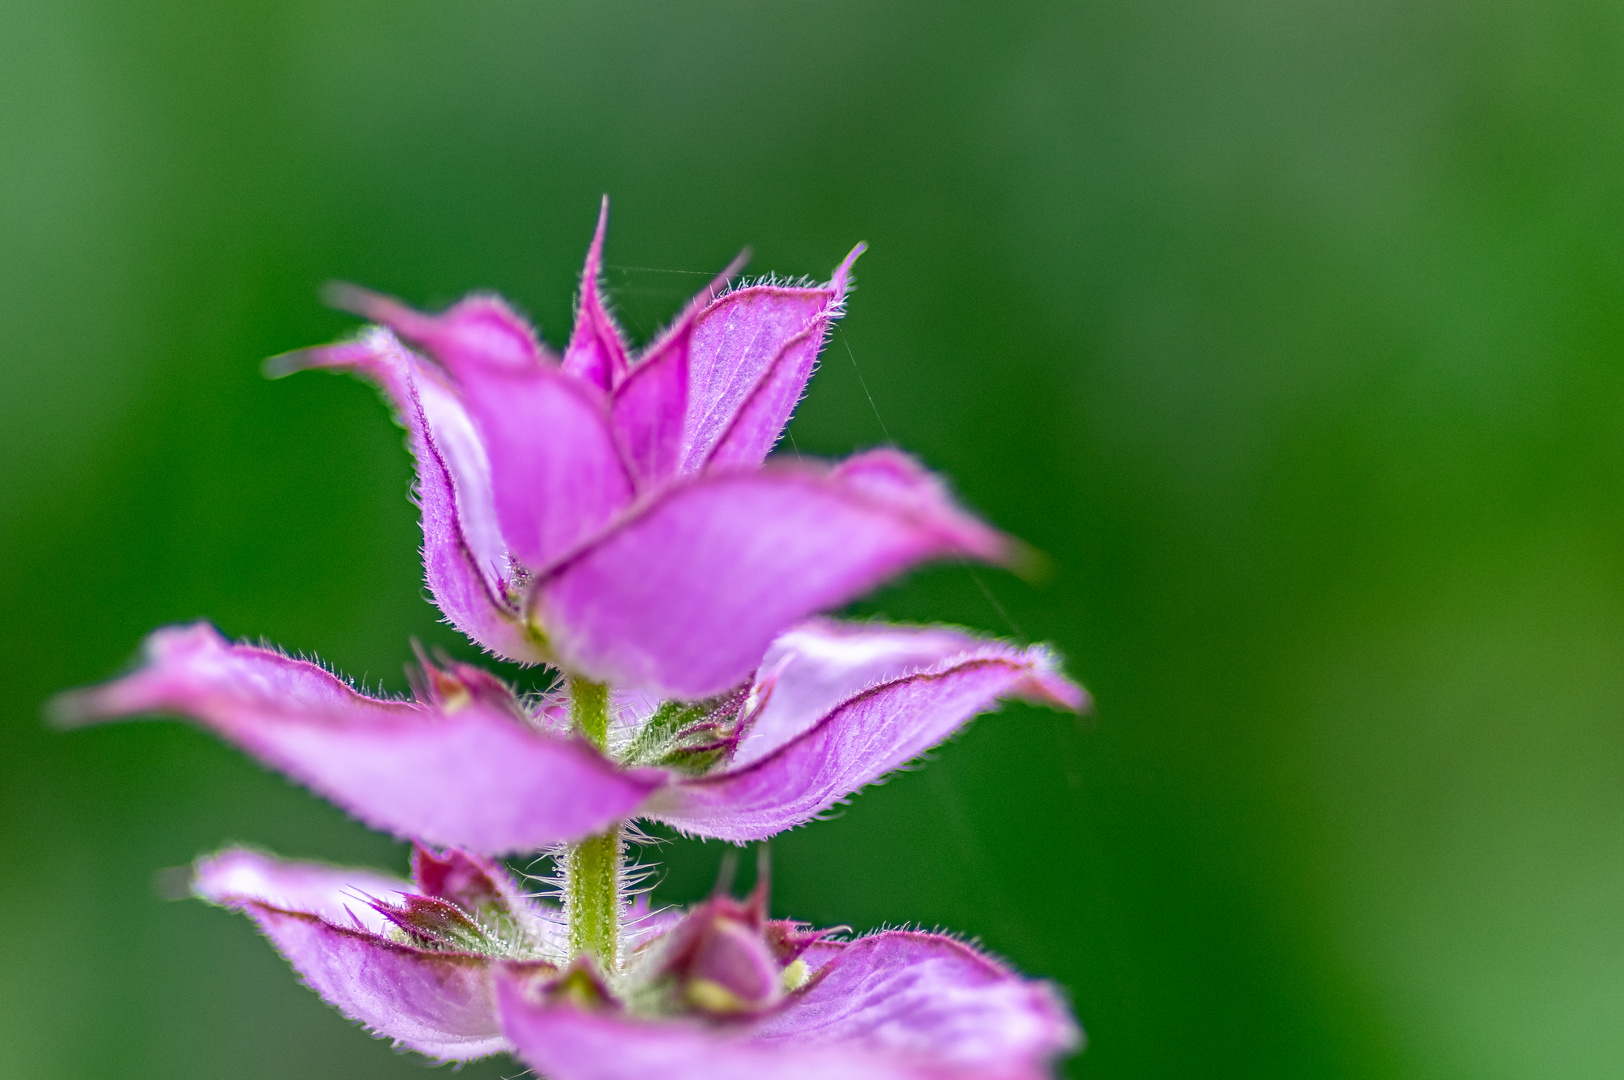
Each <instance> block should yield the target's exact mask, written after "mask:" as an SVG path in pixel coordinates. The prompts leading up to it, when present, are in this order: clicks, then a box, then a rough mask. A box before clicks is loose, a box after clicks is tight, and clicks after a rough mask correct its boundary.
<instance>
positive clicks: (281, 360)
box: [259, 349, 319, 379]
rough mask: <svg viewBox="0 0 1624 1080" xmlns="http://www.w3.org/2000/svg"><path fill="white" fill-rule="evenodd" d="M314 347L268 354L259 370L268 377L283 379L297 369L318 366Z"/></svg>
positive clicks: (261, 362)
mask: <svg viewBox="0 0 1624 1080" xmlns="http://www.w3.org/2000/svg"><path fill="white" fill-rule="evenodd" d="M314 353H315V350H313V349H293V350H291V351H289V352H285V353H277V354H276V355H275V356H267V357H266V358H265V359H263V360H261V361H260V362H259V371H260V374H261V375H264V376H265V377H266V378H267V379H281V378H286V377H287V376H289V375H292V374H293V373H294V372H296V371H303V370H305V369H306V368H311V367H315V366H317V364H318V363H319V361H318V360H317V359H316V357H315V355H314Z"/></svg>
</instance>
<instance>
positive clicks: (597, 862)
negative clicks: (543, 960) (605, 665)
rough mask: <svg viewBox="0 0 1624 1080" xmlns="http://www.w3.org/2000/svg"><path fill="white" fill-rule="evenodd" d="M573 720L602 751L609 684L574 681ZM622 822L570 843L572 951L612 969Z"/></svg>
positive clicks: (567, 898)
mask: <svg viewBox="0 0 1624 1080" xmlns="http://www.w3.org/2000/svg"><path fill="white" fill-rule="evenodd" d="M569 694H570V722H571V723H572V724H573V725H574V726H575V730H576V731H578V732H580V733H581V735H582V737H584V738H585V739H586V740H587V741H588V742H590V743H592V745H593V746H596V747H597V748H598V749H599V750H607V749H608V748H609V688H608V687H607V686H604V685H603V684H602V683H594V682H588V681H586V680H585V679H571V680H570V682H569ZM624 839H625V838H624V835H623V832H622V828H621V826H620V825H619V824H618V823H617V824H615V825H611V826H610V827H609V830H608V831H607V832H604V833H602V834H600V835H598V836H591V837H588V838H587V839H585V840H582V841H581V842H580V843H578V844H569V845H567V846H566V847H565V849H564V853H563V857H562V859H561V860H560V863H561V866H562V869H563V871H564V917H565V918H566V919H567V920H568V921H569V936H570V953H571V955H575V956H579V955H580V954H582V953H591V954H592V955H594V956H596V957H597V958H598V962H599V963H600V964H602V965H603V967H604V969H605V970H606V971H609V972H613V971H615V970H616V968H617V967H618V966H619V960H620V885H621V861H622V858H623V856H624V854H625V843H624Z"/></svg>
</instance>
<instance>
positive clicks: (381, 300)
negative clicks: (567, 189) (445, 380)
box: [327, 284, 556, 383]
mask: <svg viewBox="0 0 1624 1080" xmlns="http://www.w3.org/2000/svg"><path fill="white" fill-rule="evenodd" d="M327 300H328V302H329V303H331V304H332V305H333V306H334V307H336V308H341V309H343V310H345V311H348V312H352V313H353V314H356V315H359V316H361V317H362V318H364V319H371V320H372V321H373V322H375V323H380V324H382V325H384V326H387V327H389V328H390V329H392V330H394V331H395V332H396V333H398V334H399V335H400V336H401V337H403V338H405V339H406V340H408V341H412V342H415V343H417V344H418V345H421V346H423V348H425V349H427V350H428V351H429V352H430V353H431V354H432V355H433V356H434V358H435V359H436V360H438V361H440V363H442V364H444V365H445V367H446V370H447V371H449V372H451V374H452V376H453V377H454V378H455V379H456V380H457V381H458V382H460V383H467V382H470V381H475V380H477V379H478V378H479V376H480V375H482V374H484V373H485V372H488V371H500V370H507V371H530V370H534V369H537V368H541V367H547V366H551V365H553V364H555V363H556V361H555V360H554V359H553V357H552V356H551V355H550V354H549V353H548V352H547V350H546V349H545V348H543V347H542V344H541V342H540V341H539V340H538V339H537V337H536V332H535V330H534V329H532V328H531V326H530V324H529V323H527V322H525V320H524V319H523V318H521V317H520V316H519V315H518V313H517V312H515V311H514V310H513V309H512V308H510V307H508V306H507V304H506V303H505V302H503V301H502V299H501V298H500V297H496V296H481V295H475V296H470V297H468V298H467V299H465V300H462V301H460V302H458V303H456V304H453V305H452V306H451V307H449V308H447V309H446V310H445V311H443V312H441V313H440V314H438V315H425V314H423V313H422V312H420V311H414V310H412V309H411V308H409V307H407V306H406V305H405V304H402V303H401V302H400V301H398V300H395V299H392V298H390V297H387V296H380V295H379V294H378V293H375V292H371V291H369V290H367V289H362V288H359V287H357V286H355V285H345V284H334V285H331V286H329V287H328V290H327Z"/></svg>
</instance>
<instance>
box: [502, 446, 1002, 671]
mask: <svg viewBox="0 0 1624 1080" xmlns="http://www.w3.org/2000/svg"><path fill="white" fill-rule="evenodd" d="M876 477H878V478H876ZM1008 550H1009V545H1008V542H1007V541H1005V539H1004V538H1003V537H1001V536H1000V535H998V534H997V533H995V532H994V531H993V530H991V529H989V528H987V527H986V526H985V525H982V524H981V523H980V522H977V521H975V520H974V519H973V518H971V517H969V516H968V515H966V514H965V513H964V512H963V511H961V510H959V509H958V508H956V507H955V506H953V504H952V503H951V501H950V500H949V499H948V498H947V496H946V494H945V493H944V492H943V491H942V489H941V487H940V485H938V484H937V483H936V481H935V480H934V479H933V478H931V477H930V476H929V475H928V474H926V473H924V472H923V471H922V470H920V469H919V468H918V467H917V466H915V465H913V463H912V462H910V461H908V459H907V458H904V457H903V456H902V455H900V454H896V453H894V452H892V451H882V452H877V453H874V454H865V455H861V456H860V457H858V458H853V459H851V460H850V461H848V462H846V463H845V464H844V465H842V466H840V467H838V468H836V469H834V470H831V471H828V472H820V471H817V470H815V469H812V468H810V467H791V466H779V467H776V468H770V469H763V470H760V471H758V472H750V473H729V474H723V475H716V474H712V475H708V476H706V477H703V478H699V479H697V480H694V481H689V482H686V483H682V484H676V485H673V486H672V487H670V488H667V489H666V490H665V491H663V492H661V493H660V494H659V495H658V496H656V497H655V498H654V499H653V500H651V501H650V502H649V503H647V504H645V505H644V506H643V507H641V508H640V509H639V510H638V511H637V512H634V513H632V514H630V515H628V516H627V517H625V518H623V519H622V520H621V521H620V522H618V523H617V524H616V525H615V526H614V527H613V528H611V529H609V530H608V531H606V532H605V533H604V534H603V535H602V536H600V537H598V538H596V539H595V540H594V541H593V542H592V543H590V544H588V545H587V546H585V547H584V548H583V549H582V550H581V551H579V552H577V553H576V554H575V555H574V556H572V557H571V558H569V559H567V560H566V561H565V562H563V563H561V564H560V565H559V566H558V567H556V568H555V569H554V570H553V571H552V572H550V573H548V574H546V575H543V576H542V577H541V578H540V579H539V580H538V581H537V583H536V585H535V586H534V588H533V591H532V593H531V605H532V611H533V612H534V613H535V614H534V616H533V617H539V622H540V624H541V626H542V627H543V628H544V630H545V632H546V634H547V635H548V640H549V643H550V644H551V645H552V646H553V648H554V651H555V653H556V655H557V656H558V658H559V660H560V662H562V663H563V664H564V665H565V666H566V667H568V668H570V669H571V670H573V671H577V672H581V673H584V674H586V675H589V676H591V677H592V678H595V679H599V680H603V681H607V682H612V683H614V684H615V685H617V686H623V687H635V688H642V689H649V690H656V691H661V692H664V693H665V694H666V695H667V696H671V697H682V698H699V697H706V696H708V695H711V694H716V693H719V692H721V691H723V690H726V689H728V688H729V687H731V686H735V685H737V684H738V683H739V682H740V681H742V680H743V679H744V678H745V677H746V676H747V675H748V674H749V673H750V671H751V670H752V669H753V668H754V667H755V666H756V665H757V663H758V662H759V661H760V659H761V655H762V653H763V652H764V651H765V650H766V648H767V645H768V644H769V643H770V642H771V641H772V639H773V638H774V637H776V636H777V635H778V634H779V633H780V632H781V631H782V630H783V629H784V628H785V627H787V626H789V625H791V624H793V623H795V622H798V621H800V620H801V619H803V618H805V617H806V616H807V615H809V614H811V613H812V612H815V611H822V610H827V609H829V608H832V607H837V606H839V605H841V604H844V603H846V602H847V601H848V600H851V599H852V598H853V597H855V596H858V595H860V594H861V593H863V592H865V591H866V590H868V589H869V588H871V587H873V586H874V585H876V584H878V583H879V582H881V581H883V580H885V579H886V578H888V577H890V576H891V575H893V574H896V573H898V572H900V571H902V570H905V569H907V568H908V567H910V566H912V565H914V564H916V563H919V562H923V561H925V560H927V559H932V558H942V557H948V556H954V555H958V556H970V557H975V558H983V559H998V558H1001V557H1003V556H1004V555H1005V554H1006V553H1007V552H1008Z"/></svg>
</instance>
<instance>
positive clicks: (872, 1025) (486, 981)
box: [194, 849, 1079, 1080]
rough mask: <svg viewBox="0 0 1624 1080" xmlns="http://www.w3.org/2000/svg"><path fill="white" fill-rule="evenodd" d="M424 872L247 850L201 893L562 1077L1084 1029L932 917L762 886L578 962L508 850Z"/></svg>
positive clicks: (648, 921)
mask: <svg viewBox="0 0 1624 1080" xmlns="http://www.w3.org/2000/svg"><path fill="white" fill-rule="evenodd" d="M413 869H414V875H413V877H414V881H413V882H411V883H408V882H404V881H399V880H396V879H393V878H390V877H387V876H385V875H381V874H377V873H374V872H371V871H359V870H341V869H337V868H333V867H326V866H319V865H314V864H309V863H292V862H284V861H281V860H277V859H274V858H272V857H270V856H267V855H261V854H258V853H255V852H250V851H244V850H241V849H238V850H231V851H226V852H223V853H221V854H220V855H216V856H213V857H211V858H207V859H203V860H201V861H200V862H199V863H198V866H197V869H196V876H195V886H194V887H195V888H196V890H197V892H198V894H199V895H200V896H202V897H204V898H205V899H207V900H210V901H212V902H214V903H217V904H222V905H225V906H227V907H231V908H235V909H238V910H241V911H243V912H245V913H247V914H248V915H249V916H250V917H251V918H253V919H254V921H255V922H256V923H258V924H259V927H260V929H261V930H262V931H264V933H265V934H266V936H267V937H269V938H270V939H271V941H272V942H273V943H274V944H275V945H276V947H277V949H278V950H279V951H280V952H281V953H282V955H283V956H284V957H286V958H287V960H288V961H289V963H291V964H292V965H293V967H294V968H295V969H296V970H297V971H298V972H299V974H300V976H301V977H302V978H303V979H304V981H305V982H306V983H307V984H308V985H310V986H311V988H312V989H314V990H315V991H316V992H317V993H319V994H320V995H321V996H322V997H323V998H324V999H325V1000H327V1001H328V1002H329V1003H330V1004H332V1005H334V1006H335V1007H337V1008H338V1009H339V1010H340V1011H342V1012H343V1013H344V1014H345V1015H346V1016H348V1017H350V1018H351V1019H353V1020H356V1021H359V1022H360V1023H362V1024H364V1025H365V1026H366V1027H367V1029H368V1030H370V1031H372V1032H373V1033H375V1034H377V1035H379V1036H382V1037H385V1038H389V1039H393V1040H394V1041H395V1042H397V1043H399V1044H402V1045H405V1046H408V1047H411V1048H412V1049H414V1050H418V1051H420V1052H422V1053H425V1054H428V1055H429V1056H431V1057H437V1058H443V1059H449V1060H458V1061H463V1060H469V1059H472V1058H476V1057H482V1056H484V1055H487V1054H492V1053H496V1052H499V1051H503V1050H508V1051H511V1052H515V1053H517V1054H518V1056H520V1057H521V1058H523V1059H524V1060H525V1061H526V1062H527V1063H528V1064H530V1065H531V1066H533V1067H534V1068H535V1069H536V1070H537V1071H538V1072H540V1073H542V1074H543V1075H546V1076H549V1077H552V1078H553V1080H642V1078H644V1077H647V1076H655V1075H657V1076H662V1077H668V1078H672V1080H690V1078H691V1080H735V1078H737V1080H802V1078H808V1080H810V1078H813V1077H817V1078H826V1077H841V1078H842V1080H971V1078H977V1080H1037V1078H1039V1077H1043V1076H1047V1075H1048V1063H1049V1062H1050V1060H1051V1059H1053V1058H1054V1057H1055V1056H1056V1055H1057V1054H1060V1053H1062V1052H1064V1051H1066V1050H1069V1049H1072V1048H1074V1047H1075V1046H1076V1045H1077V1043H1078V1041H1079V1033H1078V1031H1077V1029H1076V1026H1075V1025H1074V1024H1073V1023H1072V1021H1071V1018H1070V1016H1069V1015H1068V1013H1067V1010H1066V1009H1065V1007H1064V1005H1062V1004H1061V1002H1060V1001H1059V1000H1058V998H1057V995H1056V994H1055V992H1054V991H1053V989H1052V988H1051V987H1049V986H1048V985H1047V984H1044V983H1038V982H1031V981H1028V980H1026V979H1022V978H1021V977H1019V976H1018V975H1016V974H1014V973H1012V972H1010V971H1009V970H1008V969H1006V968H1004V967H1003V966H1002V965H1000V964H998V963H996V962H995V961H993V960H991V959H989V958H988V957H986V956H984V955H982V954H981V953H979V952H977V951H976V950H974V949H972V948H970V947H969V946H967V945H965V944H963V943H962V942H959V941H956V940H954V939H952V938H949V937H944V936H942V935H940V934H927V933H919V932H914V931H887V932H882V933H878V934H873V935H870V936H867V937H862V938H858V939H856V940H854V941H830V940H827V938H828V932H827V931H809V930H807V929H805V928H804V927H803V926H801V925H800V924H797V923H792V922H786V921H782V920H769V919H768V918H767V914H766V896H765V890H764V889H760V888H758V890H757V892H756V893H755V895H754V896H752V897H751V898H750V900H749V901H747V902H739V901H736V900H733V899H731V898H729V897H726V896H716V897H713V898H712V899H711V900H708V901H706V902H705V903H703V904H700V905H698V906H697V907H695V908H694V909H693V910H691V911H689V912H688V913H687V914H686V915H682V914H680V913H674V912H658V913H652V914H651V913H647V912H646V910H642V909H636V910H629V911H628V912H627V916H628V918H629V919H631V920H634V923H635V921H636V920H641V929H640V930H639V931H638V932H636V933H634V935H633V936H632V937H631V938H630V940H629V941H628V944H627V946H626V949H625V955H624V957H623V961H622V962H621V963H620V964H618V965H615V967H614V969H613V970H608V971H606V970H604V969H603V968H600V967H599V966H597V965H596V964H594V963H592V962H590V961H575V962H572V961H571V958H570V957H568V956H567V955H566V953H565V951H564V950H563V947H562V936H561V934H560V932H559V923H558V919H559V916H558V912H557V911H556V909H551V908H549V907H547V906H546V905H543V904H541V903H539V902H537V901H535V900H533V899H531V898H529V897H527V896H525V895H523V893H522V892H521V891H520V889H519V888H518V887H517V885H516V883H515V882H514V881H513V880H512V878H511V877H510V876H509V875H508V874H507V872H506V871H505V870H504V869H503V868H502V867H501V866H500V865H499V864H496V863H493V862H490V861H487V860H483V859H480V858H478V857H475V856H471V855H467V854H465V853H461V852H455V851H452V852H445V853H443V854H434V853H431V852H427V851H424V850H422V849H418V850H417V851H416V853H415V855H414V859H413Z"/></svg>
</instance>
